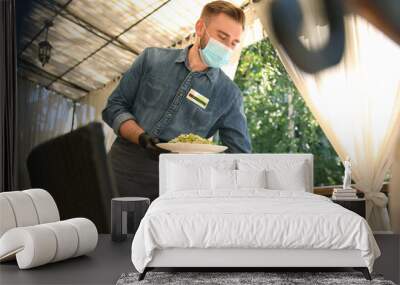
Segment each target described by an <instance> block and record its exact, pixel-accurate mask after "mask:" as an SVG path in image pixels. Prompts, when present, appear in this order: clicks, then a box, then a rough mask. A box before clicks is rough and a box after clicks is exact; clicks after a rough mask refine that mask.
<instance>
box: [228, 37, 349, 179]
mask: <svg viewBox="0 0 400 285" xmlns="http://www.w3.org/2000/svg"><path fill="white" fill-rule="evenodd" d="M235 82H236V84H237V85H238V86H239V88H240V89H241V90H242V92H243V96H244V107H245V113H246V116H247V120H248V126H249V133H250V136H251V139H252V147H253V152H254V153H312V154H314V183H315V185H317V186H319V185H334V184H341V183H342V181H341V180H342V178H341V177H342V173H343V167H342V166H341V163H340V160H339V158H338V157H337V155H336V153H335V151H334V149H333V148H332V146H331V144H330V143H329V141H328V140H327V138H326V137H325V135H324V133H323V132H322V130H321V128H320V127H319V125H318V123H317V122H316V120H315V119H314V117H313V115H312V114H311V112H310V110H309V109H308V108H307V106H306V105H305V102H304V100H303V99H302V97H301V95H300V94H299V92H298V90H297V89H296V87H295V85H294V84H293V82H292V80H291V79H290V77H289V75H288V74H287V72H286V70H285V68H284V67H283V65H282V63H281V61H280V59H279V57H278V55H277V53H276V52H275V49H274V48H273V46H272V44H271V42H270V41H269V40H268V39H264V40H262V41H260V42H257V43H255V44H253V45H251V46H249V47H247V48H246V49H244V50H243V51H242V54H241V58H240V61H239V65H238V69H237V72H236V75H235Z"/></svg>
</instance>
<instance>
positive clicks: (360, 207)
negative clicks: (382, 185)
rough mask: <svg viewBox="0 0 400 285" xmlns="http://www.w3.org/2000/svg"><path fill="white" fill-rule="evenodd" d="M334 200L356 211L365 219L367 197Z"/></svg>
mask: <svg viewBox="0 0 400 285" xmlns="http://www.w3.org/2000/svg"><path fill="white" fill-rule="evenodd" d="M332 202H334V203H336V204H339V205H340V206H342V207H344V208H346V209H348V210H350V211H353V212H354V213H357V214H359V215H360V216H361V217H363V218H364V219H365V199H364V198H358V199H347V200H346V199H344V200H336V199H332Z"/></svg>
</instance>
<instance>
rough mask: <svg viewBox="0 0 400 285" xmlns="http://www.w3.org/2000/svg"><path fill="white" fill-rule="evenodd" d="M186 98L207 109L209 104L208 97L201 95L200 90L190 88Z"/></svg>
mask: <svg viewBox="0 0 400 285" xmlns="http://www.w3.org/2000/svg"><path fill="white" fill-rule="evenodd" d="M186 99H188V100H190V101H192V102H193V103H195V104H196V105H197V106H199V107H201V108H203V109H205V108H206V107H207V105H208V101H209V99H208V98H207V97H204V96H203V95H201V94H200V93H199V92H197V91H196V90H194V89H190V91H189V93H188V94H187V95H186Z"/></svg>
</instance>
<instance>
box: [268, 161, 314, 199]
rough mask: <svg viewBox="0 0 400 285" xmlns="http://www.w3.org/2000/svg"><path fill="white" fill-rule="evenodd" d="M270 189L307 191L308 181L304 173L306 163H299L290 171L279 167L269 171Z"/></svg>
mask: <svg viewBox="0 0 400 285" xmlns="http://www.w3.org/2000/svg"><path fill="white" fill-rule="evenodd" d="M267 181H268V189H273V190H287V191H304V192H305V191H307V186H306V185H308V182H307V179H306V176H305V175H304V163H303V164H297V165H295V166H294V167H293V168H291V169H290V171H287V172H284V171H282V170H278V169H271V170H269V171H267Z"/></svg>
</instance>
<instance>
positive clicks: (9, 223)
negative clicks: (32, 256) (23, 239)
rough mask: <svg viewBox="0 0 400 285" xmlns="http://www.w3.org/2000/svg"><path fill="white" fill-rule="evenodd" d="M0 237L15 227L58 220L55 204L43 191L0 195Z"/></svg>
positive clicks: (14, 192)
mask: <svg viewBox="0 0 400 285" xmlns="http://www.w3.org/2000/svg"><path fill="white" fill-rule="evenodd" d="M0 217H2V218H1V219H0V237H1V236H2V235H3V234H4V233H5V232H6V231H7V230H9V229H12V228H15V227H25V226H33V225H37V224H43V223H50V222H56V221H59V220H60V215H59V213H58V209H57V205H56V202H55V201H54V199H53V197H52V196H51V195H50V193H49V192H47V191H45V190H43V189H29V190H24V191H9V192H2V193H0ZM3 217H4V218H3Z"/></svg>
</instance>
